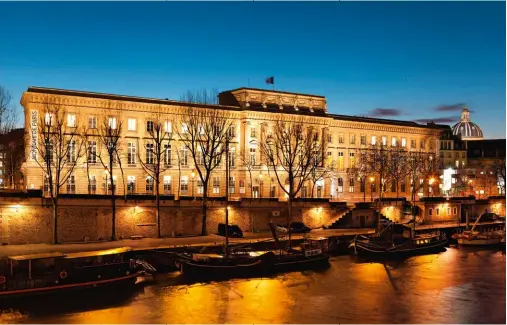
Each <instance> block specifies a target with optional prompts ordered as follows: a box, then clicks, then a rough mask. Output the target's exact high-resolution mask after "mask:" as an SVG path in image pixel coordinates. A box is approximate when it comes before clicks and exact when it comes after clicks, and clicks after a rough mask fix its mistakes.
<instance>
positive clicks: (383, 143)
mask: <svg viewBox="0 0 507 325" xmlns="http://www.w3.org/2000/svg"><path fill="white" fill-rule="evenodd" d="M382 145H383V146H387V137H386V136H385V135H384V136H382Z"/></svg>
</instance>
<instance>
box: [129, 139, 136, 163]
mask: <svg viewBox="0 0 507 325" xmlns="http://www.w3.org/2000/svg"><path fill="white" fill-rule="evenodd" d="M127 163H128V164H129V165H133V164H135V163H136V144H135V143H133V142H129V144H128V152H127Z"/></svg>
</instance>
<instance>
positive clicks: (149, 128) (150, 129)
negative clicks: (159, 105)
mask: <svg viewBox="0 0 507 325" xmlns="http://www.w3.org/2000/svg"><path fill="white" fill-rule="evenodd" d="M146 131H147V132H153V121H146Z"/></svg>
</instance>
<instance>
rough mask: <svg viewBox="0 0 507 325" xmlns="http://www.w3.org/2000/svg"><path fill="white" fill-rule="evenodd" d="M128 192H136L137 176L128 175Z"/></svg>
mask: <svg viewBox="0 0 507 325" xmlns="http://www.w3.org/2000/svg"><path fill="white" fill-rule="evenodd" d="M127 193H128V194H135V193H136V177H135V176H127Z"/></svg>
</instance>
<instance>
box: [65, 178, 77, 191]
mask: <svg viewBox="0 0 507 325" xmlns="http://www.w3.org/2000/svg"><path fill="white" fill-rule="evenodd" d="M67 193H69V194H74V193H76V177H75V176H74V174H71V175H70V176H69V178H68V179H67Z"/></svg>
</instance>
